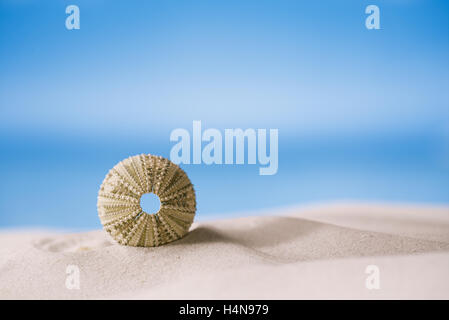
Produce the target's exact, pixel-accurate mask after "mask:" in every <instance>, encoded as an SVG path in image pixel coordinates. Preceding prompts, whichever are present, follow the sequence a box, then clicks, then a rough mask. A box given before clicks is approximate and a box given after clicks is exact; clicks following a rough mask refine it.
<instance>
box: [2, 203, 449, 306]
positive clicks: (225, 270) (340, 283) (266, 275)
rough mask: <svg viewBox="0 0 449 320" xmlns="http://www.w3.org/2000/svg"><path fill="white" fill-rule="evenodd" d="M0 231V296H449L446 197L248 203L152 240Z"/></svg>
mask: <svg viewBox="0 0 449 320" xmlns="http://www.w3.org/2000/svg"><path fill="white" fill-rule="evenodd" d="M0 243H1V245H0V298H1V299H449V271H448V270H449V208H448V207H444V206H425V205H420V206H418V205H408V204H404V205H402V204H401V205H400V204H395V205H393V204H360V203H332V204H323V205H314V206H307V207H291V208H283V209H277V210H269V211H266V212H260V213H257V212H251V213H248V214H247V216H246V217H241V218H228V219H216V220H209V221H201V220H200V221H199V222H194V224H193V225H192V227H191V230H190V232H189V233H188V234H187V235H186V236H185V237H184V238H182V239H180V240H178V241H175V242H172V243H169V244H167V245H164V246H160V247H155V248H141V247H127V246H121V245H118V244H116V243H115V242H114V241H113V240H112V239H110V238H109V236H108V235H107V233H106V232H105V231H103V230H94V231H89V232H82V233H66V232H58V231H54V230H4V231H2V232H0ZM73 266H75V267H74V268H75V269H77V270H78V271H79V272H78V274H77V277H78V278H79V279H78V281H79V285H78V287H75V288H74V287H71V286H70V285H68V283H67V281H68V279H70V278H71V277H73V274H71V273H70V270H73ZM373 277H375V279H374V278H373ZM373 279H374V282H373ZM373 284H374V285H373Z"/></svg>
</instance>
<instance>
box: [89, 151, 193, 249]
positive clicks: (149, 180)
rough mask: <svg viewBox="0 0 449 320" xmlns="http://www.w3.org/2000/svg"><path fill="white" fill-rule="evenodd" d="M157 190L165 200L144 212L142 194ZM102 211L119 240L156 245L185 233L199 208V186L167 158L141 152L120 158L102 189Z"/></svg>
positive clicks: (106, 226) (103, 219)
mask: <svg viewBox="0 0 449 320" xmlns="http://www.w3.org/2000/svg"><path fill="white" fill-rule="evenodd" d="M150 192H153V193H154V194H156V195H157V196H158V197H159V199H160V202H161V206H160V209H159V211H158V212H157V213H155V214H148V213H146V212H144V211H143V210H142V208H141V206H140V197H141V196H142V195H143V194H145V193H150ZM97 208H98V215H99V217H100V220H101V223H102V224H103V227H104V229H105V230H106V231H107V232H109V234H110V235H111V236H112V238H114V239H115V240H116V241H117V242H118V243H120V244H123V245H129V246H138V247H155V246H159V245H162V244H165V243H168V242H171V241H174V240H177V239H179V238H181V237H183V236H184V235H185V234H186V233H187V232H188V231H189V228H190V225H191V224H192V222H193V218H194V216H195V211H196V201H195V190H194V189H193V185H192V183H191V182H190V180H189V178H188V177H187V174H186V173H185V172H184V171H183V170H182V169H181V168H180V167H179V166H177V165H176V164H174V163H173V162H171V161H170V160H167V159H165V158H162V157H159V156H153V155H150V154H148V155H146V154H141V155H137V156H133V157H129V158H127V159H125V160H123V161H121V162H119V163H118V164H117V165H116V166H115V167H114V168H112V169H111V170H110V171H109V173H108V174H107V175H106V177H105V179H104V181H103V183H102V185H101V187H100V190H99V192H98V202H97Z"/></svg>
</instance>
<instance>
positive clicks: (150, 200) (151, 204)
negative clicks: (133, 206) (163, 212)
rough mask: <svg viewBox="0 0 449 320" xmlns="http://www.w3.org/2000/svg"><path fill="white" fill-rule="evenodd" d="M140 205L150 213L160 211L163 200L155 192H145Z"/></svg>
mask: <svg viewBox="0 0 449 320" xmlns="http://www.w3.org/2000/svg"><path fill="white" fill-rule="evenodd" d="M140 207H141V208H142V210H143V211H144V212H146V213H148V214H153V213H157V212H159V209H160V208H161V201H160V199H159V197H158V196H157V195H155V194H154V193H152V192H151V193H145V194H143V195H142V197H140Z"/></svg>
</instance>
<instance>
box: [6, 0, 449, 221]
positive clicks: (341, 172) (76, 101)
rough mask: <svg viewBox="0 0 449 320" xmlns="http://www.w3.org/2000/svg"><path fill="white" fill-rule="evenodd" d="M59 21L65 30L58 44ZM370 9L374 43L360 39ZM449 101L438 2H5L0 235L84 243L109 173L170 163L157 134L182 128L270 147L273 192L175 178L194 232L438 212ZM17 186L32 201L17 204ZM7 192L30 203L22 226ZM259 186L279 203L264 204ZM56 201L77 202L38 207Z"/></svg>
mask: <svg viewBox="0 0 449 320" xmlns="http://www.w3.org/2000/svg"><path fill="white" fill-rule="evenodd" d="M70 4H76V5H78V6H79V8H80V18H81V28H80V30H71V31H69V30H67V29H66V28H65V19H66V17H67V14H66V13H65V8H66V6H67V5H70ZM369 4H376V5H378V6H379V8H380V25H381V29H380V30H367V29H366V28H365V19H366V17H367V15H366V14H365V8H366V6H367V5H369ZM448 89H449V4H448V2H447V1H424V0H422V1H421V0H410V1H406V0H396V1H374V2H373V1H356V0H354V1H338V2H337V1H267V0H265V1H264V0H262V1H260V0H259V1H250V0H244V1H27V0H21V1H12V0H8V1H5V0H3V1H0V147H1V149H2V160H0V172H1V173H2V174H3V176H4V177H5V178H4V180H3V185H1V186H0V188H1V190H0V191H3V196H1V197H0V201H1V202H0V226H20V225H24V224H27V223H28V222H27V221H32V223H28V224H31V225H51V226H57V227H61V226H65V227H70V226H75V227H90V226H96V223H97V222H96V220H95V219H97V218H96V217H95V211H96V208H95V198H96V189H97V188H98V186H99V185H100V183H101V180H102V177H103V176H104V174H105V173H106V172H107V170H108V169H109V168H110V167H112V166H113V165H114V164H115V163H117V162H118V161H120V160H121V159H122V158H125V157H127V156H129V155H131V154H135V153H141V152H146V153H155V154H161V155H164V156H168V154H169V151H170V148H171V145H172V144H171V143H170V141H169V135H170V132H171V131H172V130H173V129H175V128H179V127H182V128H186V129H188V130H191V126H192V121H193V120H201V121H202V123H203V126H204V127H205V128H207V127H216V128H220V129H222V128H237V127H241V128H267V129H268V128H278V129H279V139H280V151H279V152H280V155H279V161H280V168H279V174H278V175H277V176H275V177H267V178H265V180H261V179H263V178H261V177H259V176H257V168H255V167H254V166H244V167H243V168H225V167H214V168H209V167H204V166H197V167H195V166H192V167H187V168H185V170H186V171H187V172H188V173H189V170H190V173H189V174H190V175H193V176H195V179H196V181H194V183H195V182H197V185H198V188H199V190H200V191H202V192H201V193H200V194H199V195H198V197H199V199H201V202H199V209H198V210H199V211H198V213H199V215H200V216H207V215H209V214H215V213H216V214H218V213H227V212H237V211H241V210H252V209H254V210H257V209H260V208H264V207H276V206H283V205H293V204H298V203H299V204H301V203H305V202H321V201H330V200H338V199H358V200H373V201H401V202H431V203H447V202H449V185H448V184H449V183H445V182H444V181H445V179H446V178H447V177H449V174H448V166H447V163H449V147H448V145H449V90H448ZM18 159H19V160H18ZM87 159H88V160H87ZM300 159H303V161H304V162H301V160H300ZM339 159H345V161H340V160H339ZM61 163H63V164H61ZM307 163H308V164H307ZM52 166H54V167H56V168H59V169H54V168H53V169H52ZM67 168H70V169H71V170H72V173H71V174H73V176H71V175H68V176H66V175H65V174H66V173H65V171H64V170H66V169H67ZM306 169H307V170H306ZM58 170H59V171H58ZM324 172H325V173H326V174H324ZM392 172H393V173H394V174H393V175H392V174H390V173H392ZM226 175H230V176H233V177H234V176H235V177H234V178H235V179H236V181H239V183H240V185H243V186H244V187H245V188H246V189H244V190H246V192H243V193H245V197H246V198H243V196H239V194H241V193H242V190H243V189H239V190H238V192H237V191H233V189H232V188H231V187H230V186H226V187H225V185H226V183H223V181H221V182H220V179H222V178H221V177H222V176H226ZM415 175H418V176H415ZM61 177H66V178H67V179H69V180H68V182H67V181H66V182H65V183H62V182H61ZM77 177H78V178H77ZM82 177H84V178H82ZM292 177H294V179H293V178H292ZM376 177H377V178H376ZM382 177H383V178H382ZM75 178H77V179H75ZM70 179H72V180H70ZM301 179H302V180H301ZM335 179H343V180H344V181H345V185H338V186H336V185H335ZM376 179H378V181H377V182H375V181H374V180H376ZM31 180H33V181H31ZM45 181H47V182H45ZM75 181H76V183H75ZM244 181H246V182H247V183H246V184H245V183H243V182H244ZM296 181H299V182H296ZM301 181H302V182H301ZM367 181H371V182H372V184H370V185H365V183H367ZM28 183H29V184H30V185H34V186H35V190H34V191H33V193H31V191H30V190H27V188H23V187H19V186H24V185H27V184H28ZM295 183H299V184H298V185H297V186H295ZM301 183H303V184H301ZM311 183H312V184H314V185H316V189H313V188H312V190H314V192H310V191H308V188H307V185H310V184H311ZM11 184H12V185H17V188H19V189H22V190H23V189H26V190H23V191H21V192H22V196H23V197H25V198H27V197H28V198H29V199H35V200H36V201H38V200H39V201H40V203H39V204H35V211H36V212H37V213H36V214H35V215H34V216H33V218H32V219H31V220H29V219H30V215H31V213H29V212H27V210H26V206H23V207H21V206H19V207H17V201H16V200H18V198H17V199H16V198H15V197H18V196H17V195H16V191H14V190H11V187H10V185H11ZM415 184H416V185H415ZM392 185H394V186H395V188H393V189H392V190H390V189H389V188H388V186H392ZM270 186H273V188H275V189H276V190H283V188H285V189H287V188H288V190H289V191H287V190H284V191H283V192H281V191H279V192H278V193H276V192H275V195H274V196H273V197H272V198H270V197H268V193H265V192H267V191H264V190H265V189H266V188H269V187H270ZM55 188H56V189H57V190H58V192H56V194H58V196H59V197H62V198H63V197H67V198H70V197H69V194H71V195H72V196H73V197H75V199H73V200H71V201H73V202H70V201H69V202H66V203H64V202H63V201H62V200H60V202H58V203H55V204H54V205H52V203H53V202H52V199H53V196H52V195H51V194H52V193H53V192H55V191H54V190H55ZM242 188H243V187H242ZM262 188H264V190H262ZM248 189H251V191H248ZM309 189H310V188H309ZM86 190H89V191H88V192H87V191H86ZM318 190H322V191H320V192H319V191H318ZM223 196H229V197H230V198H231V199H234V201H226V202H225V201H224V200H220V199H223ZM33 197H35V198H33ZM261 199H262V200H261ZM220 201H222V202H220ZM217 203H218V205H217ZM64 210H66V211H67V212H68V213H67V214H66V215H58V212H61V211H64ZM8 212H9V213H8ZM80 212H83V213H82V214H80ZM12 213H13V214H14V215H15V216H16V218H11V217H10V216H9V215H10V214H12ZM79 214H80V217H81V218H79V219H78V220H70V219H72V218H68V217H74V216H77V215H79ZM50 217H51V218H50ZM86 217H89V218H86ZM27 219H28V220H27ZM73 219H74V218H73ZM86 221H87V222H86ZM94 221H95V222H94Z"/></svg>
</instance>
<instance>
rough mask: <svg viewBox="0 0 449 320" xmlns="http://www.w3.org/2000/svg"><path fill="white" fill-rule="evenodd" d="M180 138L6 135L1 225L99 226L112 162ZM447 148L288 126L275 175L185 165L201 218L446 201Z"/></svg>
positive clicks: (419, 138) (165, 150) (427, 141)
mask: <svg viewBox="0 0 449 320" xmlns="http://www.w3.org/2000/svg"><path fill="white" fill-rule="evenodd" d="M446 139H447V138H446ZM173 145H174V142H170V141H169V135H167V138H166V141H165V142H164V141H160V140H157V139H156V140H153V139H152V137H151V135H148V137H140V138H137V137H132V138H129V139H121V140H120V139H118V138H117V137H114V138H111V139H105V138H104V139H98V138H92V139H89V138H88V137H86V138H83V139H81V138H73V137H72V138H67V137H61V136H58V135H54V136H52V137H45V138H42V137H39V136H34V137H30V136H28V137H22V139H17V138H16V139H10V138H9V139H5V138H2V139H1V140H0V148H1V150H2V160H1V163H0V174H1V177H2V183H1V185H0V212H1V213H2V214H1V215H0V227H1V228H18V227H21V228H23V227H45V228H49V227H51V228H61V229H69V230H72V229H76V230H84V229H94V228H99V227H101V224H100V222H99V219H98V216H97V209H96V201H97V192H98V189H99V187H100V184H101V183H102V181H103V178H104V177H105V175H106V173H107V172H108V171H109V169H110V168H112V167H113V166H114V165H115V164H116V163H118V162H119V161H121V160H123V159H124V158H126V157H128V156H131V155H135V154H140V153H151V154H156V155H161V156H164V157H167V158H168V157H169V154H170V149H171V146H173ZM203 145H204V143H203ZM445 146H447V140H444V137H443V136H440V137H437V136H430V135H428V136H425V135H405V136H400V135H399V136H398V135H395V136H391V135H389V134H387V135H384V136H382V135H377V136H371V137H366V136H357V135H354V136H335V137H331V138H330V137H315V138H312V137H305V138H303V139H301V138H288V137H284V136H283V135H282V131H281V132H280V138H279V168H278V172H277V174H275V175H272V176H260V175H259V171H258V170H259V164H256V165H248V164H244V165H235V164H234V165H204V164H201V165H194V164H189V165H185V164H181V167H182V168H183V169H184V170H185V171H186V172H187V174H188V175H189V177H190V179H191V180H192V182H193V184H194V186H195V191H196V195H197V209H198V210H197V216H196V219H199V220H201V219H210V218H212V217H216V216H220V217H226V216H227V215H229V216H232V215H233V214H236V213H239V214H241V213H244V212H249V211H257V210H262V211H266V210H268V209H273V208H277V207H285V206H295V205H305V204H311V203H313V204H315V203H325V202H334V201H340V200H347V201H368V202H393V203H410V204H439V205H441V204H443V205H447V204H449V192H448V190H449V166H448V161H447V159H448V157H449V155H448V150H447V149H444V147H445ZM246 162H247V161H246V160H245V163H246Z"/></svg>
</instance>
